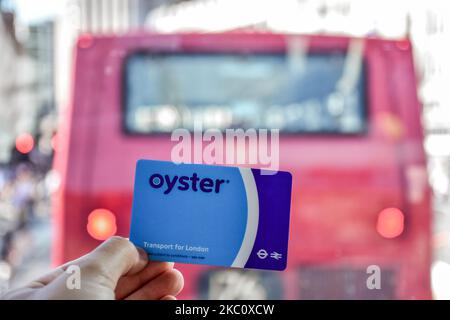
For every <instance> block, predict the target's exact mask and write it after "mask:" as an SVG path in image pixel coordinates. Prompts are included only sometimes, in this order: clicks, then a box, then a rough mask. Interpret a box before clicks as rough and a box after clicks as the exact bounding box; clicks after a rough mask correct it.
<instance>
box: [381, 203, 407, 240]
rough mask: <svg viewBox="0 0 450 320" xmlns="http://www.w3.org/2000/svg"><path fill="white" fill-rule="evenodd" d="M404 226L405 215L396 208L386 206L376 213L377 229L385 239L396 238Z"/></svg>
mask: <svg viewBox="0 0 450 320" xmlns="http://www.w3.org/2000/svg"><path fill="white" fill-rule="evenodd" d="M404 228H405V215H404V214H403V212H402V211H401V210H399V209H397V208H387V209H384V210H383V211H381V212H380V213H379V215H378V221H377V231H378V233H379V234H380V235H381V236H382V237H384V238H387V239H392V238H396V237H398V236H399V235H401V234H402V233H403V230H404Z"/></svg>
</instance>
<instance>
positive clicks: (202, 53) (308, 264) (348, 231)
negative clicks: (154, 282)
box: [53, 32, 431, 299]
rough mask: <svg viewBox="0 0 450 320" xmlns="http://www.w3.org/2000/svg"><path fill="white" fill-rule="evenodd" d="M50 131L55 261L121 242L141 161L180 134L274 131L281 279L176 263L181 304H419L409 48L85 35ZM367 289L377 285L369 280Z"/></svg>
mask: <svg viewBox="0 0 450 320" xmlns="http://www.w3.org/2000/svg"><path fill="white" fill-rule="evenodd" d="M73 66H74V67H73V71H74V72H73V86H72V89H73V91H72V95H71V103H70V105H69V106H68V108H67V110H66V112H65V114H64V115H63V117H62V123H61V126H60V129H59V132H58V150H57V154H56V159H55V170H56V171H57V172H58V173H59V175H60V178H61V179H60V181H61V185H60V188H59V189H58V191H57V193H56V194H55V198H54V202H53V210H54V227H55V234H54V236H55V238H54V247H53V258H54V263H55V264H59V263H62V262H65V261H68V260H71V259H74V258H77V257H78V256H80V255H81V254H84V253H86V252H88V251H89V250H91V249H93V248H94V247H95V246H97V245H98V244H99V243H100V242H101V241H102V240H103V239H105V238H106V237H108V236H110V235H113V234H117V235H122V236H128V233H129V226H130V212H131V204H132V191H133V175H134V168H135V164H136V161H137V160H138V159H141V158H143V159H157V160H170V157H171V150H172V148H173V146H174V145H175V144H176V142H174V141H171V132H172V131H173V130H174V129H176V128H186V129H189V130H194V123H195V121H196V120H199V121H201V122H202V124H203V129H204V130H206V129H208V128H217V129H220V130H225V129H226V128H242V129H244V130H245V129H248V128H256V129H258V128H268V129H279V130H280V140H279V152H280V153H279V164H280V169H281V170H287V171H290V172H291V173H292V175H293V190H292V207H291V230H290V241H289V257H288V267H287V269H286V271H283V272H261V271H255V270H237V269H223V268H212V267H205V266H198V265H183V264H178V265H177V268H179V269H180V270H181V271H182V272H183V274H184V276H185V288H184V290H183V292H182V294H181V297H182V298H188V299H196V298H210V299H222V298H224V299H247V298H254V299H334V298H336V299H353V298H357V299H424V298H430V297H431V290H430V279H429V277H430V259H431V253H430V252H431V249H430V220H431V210H430V190H429V187H428V184H427V174H426V159H425V154H424V150H423V146H422V140H423V136H422V127H421V121H420V114H421V106H420V103H419V100H418V97H417V88H416V87H417V80H416V76H415V69H414V62H413V55H412V49H411V45H410V42H409V41H408V40H383V39H377V38H349V37H335V36H301V35H284V34H273V33H250V32H229V33H216V34H195V33H182V34H154V33H136V34H129V35H120V36H119V35H117V36H93V35H83V36H81V37H80V39H79V40H78V42H77V45H76V50H75V56H74V65H73ZM371 276H376V277H378V278H377V279H378V280H377V281H378V282H379V283H378V284H377V281H374V282H373V283H372V282H371V281H372V280H373V279H372V278H370V277H371Z"/></svg>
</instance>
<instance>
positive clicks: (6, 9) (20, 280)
mask: <svg viewBox="0 0 450 320" xmlns="http://www.w3.org/2000/svg"><path fill="white" fill-rule="evenodd" d="M447 2H448V1H446V0H428V1H419V0H413V1H387V0H376V1H375V0H282V1H278V0H259V1H258V0H191V1H181V0H39V1H33V0H0V291H1V290H2V289H3V290H4V289H6V288H8V287H17V286H19V285H21V284H24V283H26V282H27V281H29V280H31V279H33V278H34V277H36V276H37V275H40V274H42V273H43V272H45V271H47V270H49V269H50V267H51V260H50V256H51V244H52V230H53V229H52V227H51V224H52V215H51V196H52V193H53V192H54V191H55V190H56V189H57V188H58V187H59V183H60V177H59V176H58V174H57V173H56V172H55V171H54V170H53V169H52V163H53V162H52V161H53V156H54V154H55V153H57V152H58V148H59V147H60V146H58V143H57V142H58V140H57V139H56V137H57V135H58V123H59V121H60V119H61V115H62V114H64V111H65V109H66V108H67V106H68V104H69V103H70V97H71V96H70V94H71V93H70V84H71V80H72V75H73V73H72V67H73V64H72V63H73V49H74V45H75V43H76V39H77V37H78V36H79V35H81V34H87V33H89V34H114V35H122V34H126V33H128V32H134V31H138V30H149V31H156V32H161V33H176V32H183V31H195V32H222V31H228V30H238V29H246V30H262V31H273V32H278V33H296V34H313V35H317V34H320V35H322V34H325V35H328V34H329V35H346V36H355V37H374V36H376V37H380V38H383V39H403V38H409V39H410V40H411V42H412V45H413V53H414V59H415V68H416V75H417V79H418V90H419V91H418V95H419V99H420V101H421V103H422V105H423V113H422V126H423V130H424V134H425V138H424V141H423V144H424V148H425V151H426V155H427V162H428V180H429V184H430V186H431V188H432V193H433V198H432V200H433V201H432V202H433V237H432V246H433V264H432V266H431V268H430V273H431V279H432V288H433V295H434V298H437V299H450V90H449V89H448V86H449V84H450V59H449V57H450V7H449V6H448V4H447Z"/></svg>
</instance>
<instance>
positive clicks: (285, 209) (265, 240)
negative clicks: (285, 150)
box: [245, 169, 292, 270]
mask: <svg viewBox="0 0 450 320" xmlns="http://www.w3.org/2000/svg"><path fill="white" fill-rule="evenodd" d="M252 173H253V176H254V178H255V184H256V188H257V190H258V198H259V200H258V201H259V225H258V233H257V235H256V239H255V243H254V246H253V249H252V252H251V254H250V257H249V258H248V261H247V263H246V264H245V268H263V269H271V270H284V269H285V268H286V264H287V250H288V240H289V213H290V209H291V208H290V207H291V186H292V176H291V174H290V173H288V172H278V173H277V174H275V175H262V174H261V170H259V169H252Z"/></svg>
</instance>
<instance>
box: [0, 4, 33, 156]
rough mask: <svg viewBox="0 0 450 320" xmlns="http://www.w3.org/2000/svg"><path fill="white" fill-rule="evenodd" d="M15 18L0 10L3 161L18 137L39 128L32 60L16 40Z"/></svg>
mask: <svg viewBox="0 0 450 320" xmlns="http://www.w3.org/2000/svg"><path fill="white" fill-rule="evenodd" d="M0 8H1V7H0ZM14 19H15V17H14V14H13V13H12V12H5V11H1V10H0V48H1V50H0V74H1V75H2V76H1V77H0V114H1V117H0V163H6V162H9V160H10V156H11V150H12V148H13V146H14V142H15V138H16V137H17V136H18V135H19V134H21V133H26V132H27V133H32V132H33V131H34V130H35V127H36V123H35V116H34V114H35V112H36V104H35V99H34V95H33V87H34V85H35V73H34V68H33V62H32V60H31V58H30V57H29V56H28V55H27V54H26V51H25V49H24V48H23V46H22V45H21V44H20V43H19V41H18V40H17V37H16V32H15V21H14Z"/></svg>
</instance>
